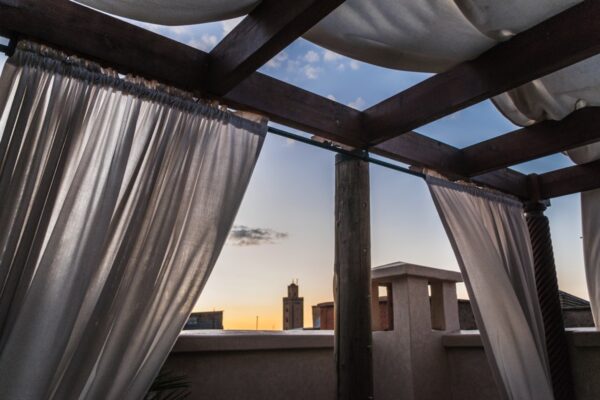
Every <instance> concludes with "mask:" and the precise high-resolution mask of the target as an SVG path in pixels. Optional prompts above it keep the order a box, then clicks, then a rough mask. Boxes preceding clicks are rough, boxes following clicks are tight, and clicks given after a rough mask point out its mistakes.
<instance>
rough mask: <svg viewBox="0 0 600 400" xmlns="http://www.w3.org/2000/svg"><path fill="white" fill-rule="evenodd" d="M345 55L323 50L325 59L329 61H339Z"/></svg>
mask: <svg viewBox="0 0 600 400" xmlns="http://www.w3.org/2000/svg"><path fill="white" fill-rule="evenodd" d="M343 57H344V56H343V55H341V54H338V53H334V52H333V51H331V50H325V51H324V52H323V60H325V61H327V62H333V61H338V60H340V59H342V58H343Z"/></svg>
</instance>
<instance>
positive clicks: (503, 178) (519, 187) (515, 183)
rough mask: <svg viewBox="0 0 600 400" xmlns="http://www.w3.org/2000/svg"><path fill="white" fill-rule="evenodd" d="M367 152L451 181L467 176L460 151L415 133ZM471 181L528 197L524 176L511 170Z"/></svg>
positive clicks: (498, 171) (397, 138)
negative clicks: (436, 172) (432, 172)
mask: <svg viewBox="0 0 600 400" xmlns="http://www.w3.org/2000/svg"><path fill="white" fill-rule="evenodd" d="M369 151H371V152H372V153H373V154H378V155H380V156H384V157H387V158H390V159H392V160H396V161H400V162H404V163H408V164H411V165H414V166H418V167H425V168H430V169H433V170H436V171H438V172H441V173H443V174H445V175H446V176H448V177H449V178H451V179H462V178H465V177H466V175H465V173H464V170H463V167H464V162H463V156H462V153H461V151H460V149H458V148H456V147H453V146H450V145H448V144H446V143H443V142H440V141H437V140H435V139H431V138H428V137H427V136H423V135H421V134H419V133H416V132H409V133H407V134H405V135H402V136H398V137H395V138H393V139H390V140H387V141H385V142H383V143H380V144H378V145H376V146H374V147H371V148H370V149H369ZM471 181H472V182H474V183H477V184H480V185H484V186H488V187H491V188H493V189H497V190H500V191H503V192H505V193H510V194H512V195H514V196H517V197H519V198H523V199H526V198H528V196H529V190H528V186H527V176H526V175H524V174H522V173H520V172H517V171H514V170H511V169H507V168H504V169H499V170H497V171H493V172H489V173H486V174H482V175H480V176H476V177H473V178H471Z"/></svg>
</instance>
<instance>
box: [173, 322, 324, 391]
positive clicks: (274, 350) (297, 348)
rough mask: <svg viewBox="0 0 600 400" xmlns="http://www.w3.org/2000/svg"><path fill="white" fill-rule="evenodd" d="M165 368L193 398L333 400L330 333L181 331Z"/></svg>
mask: <svg viewBox="0 0 600 400" xmlns="http://www.w3.org/2000/svg"><path fill="white" fill-rule="evenodd" d="M164 368H165V369H167V370H170V371H173V372H175V373H176V374H184V375H186V376H187V377H188V379H189V381H190V382H191V383H192V385H191V396H190V399H194V400H203V399H207V400H265V399H269V400H301V399H302V400H305V399H315V400H317V399H319V400H320V399H323V400H333V399H334V398H335V367H334V362H333V333H332V332H319V331H314V332H313V331H287V332H256V331H186V332H184V333H182V334H181V335H180V337H179V339H178V341H177V343H176V345H175V347H174V348H173V351H172V352H171V354H170V355H169V358H168V359H167V361H166V363H165V367H164Z"/></svg>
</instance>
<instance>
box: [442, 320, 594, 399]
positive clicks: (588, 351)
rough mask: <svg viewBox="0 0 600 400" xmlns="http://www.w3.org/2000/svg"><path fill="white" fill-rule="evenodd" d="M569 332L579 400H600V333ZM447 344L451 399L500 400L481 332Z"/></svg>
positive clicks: (446, 340) (460, 336)
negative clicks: (482, 342)
mask: <svg viewBox="0 0 600 400" xmlns="http://www.w3.org/2000/svg"><path fill="white" fill-rule="evenodd" d="M567 332H568V339H569V352H570V354H571V362H572V367H573V378H574V381H575V393H576V396H577V398H576V400H597V399H600V332H599V331H596V330H595V329H593V328H574V329H568V330H567ZM443 344H444V347H445V348H446V354H447V355H448V363H449V364H450V370H451V375H450V376H451V391H452V397H451V399H453V400H459V399H460V400H484V399H485V400H500V397H499V395H498V391H497V388H496V384H495V382H494V380H493V378H492V372H491V370H490V367H489V365H488V362H487V359H486V356H485V353H484V351H483V345H482V344H481V338H480V336H479V333H478V332H477V331H469V332H467V331H463V332H460V333H453V334H448V335H445V336H444V337H443ZM449 398H450V397H449Z"/></svg>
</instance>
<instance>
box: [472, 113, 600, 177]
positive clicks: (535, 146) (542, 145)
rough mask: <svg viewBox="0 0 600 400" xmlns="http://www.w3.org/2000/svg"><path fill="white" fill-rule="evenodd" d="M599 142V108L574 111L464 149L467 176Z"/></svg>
mask: <svg viewBox="0 0 600 400" xmlns="http://www.w3.org/2000/svg"><path fill="white" fill-rule="evenodd" d="M598 140H600V108H599V107H590V108H584V109H581V110H578V111H575V112H574V113H572V114H571V115H569V116H568V117H566V118H564V119H563V120H561V121H544V122H540V123H538V124H535V125H531V126H528V127H526V128H522V129H518V130H516V131H513V132H510V133H507V134H505V135H502V136H498V137H496V138H493V139H490V140H486V141H484V142H481V143H477V144H475V145H473V146H469V147H466V148H464V149H462V155H463V160H462V162H463V163H464V168H465V169H466V174H467V175H468V176H474V175H480V174H482V173H485V172H489V171H493V170H496V169H500V168H505V167H508V166H511V165H515V164H519V163H522V162H525V161H529V160H533V159H536V158H540V157H544V156H547V155H550V154H555V153H558V152H561V151H565V150H570V149H573V148H576V147H579V146H583V145H586V144H590V143H593V142H596V141H598Z"/></svg>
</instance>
